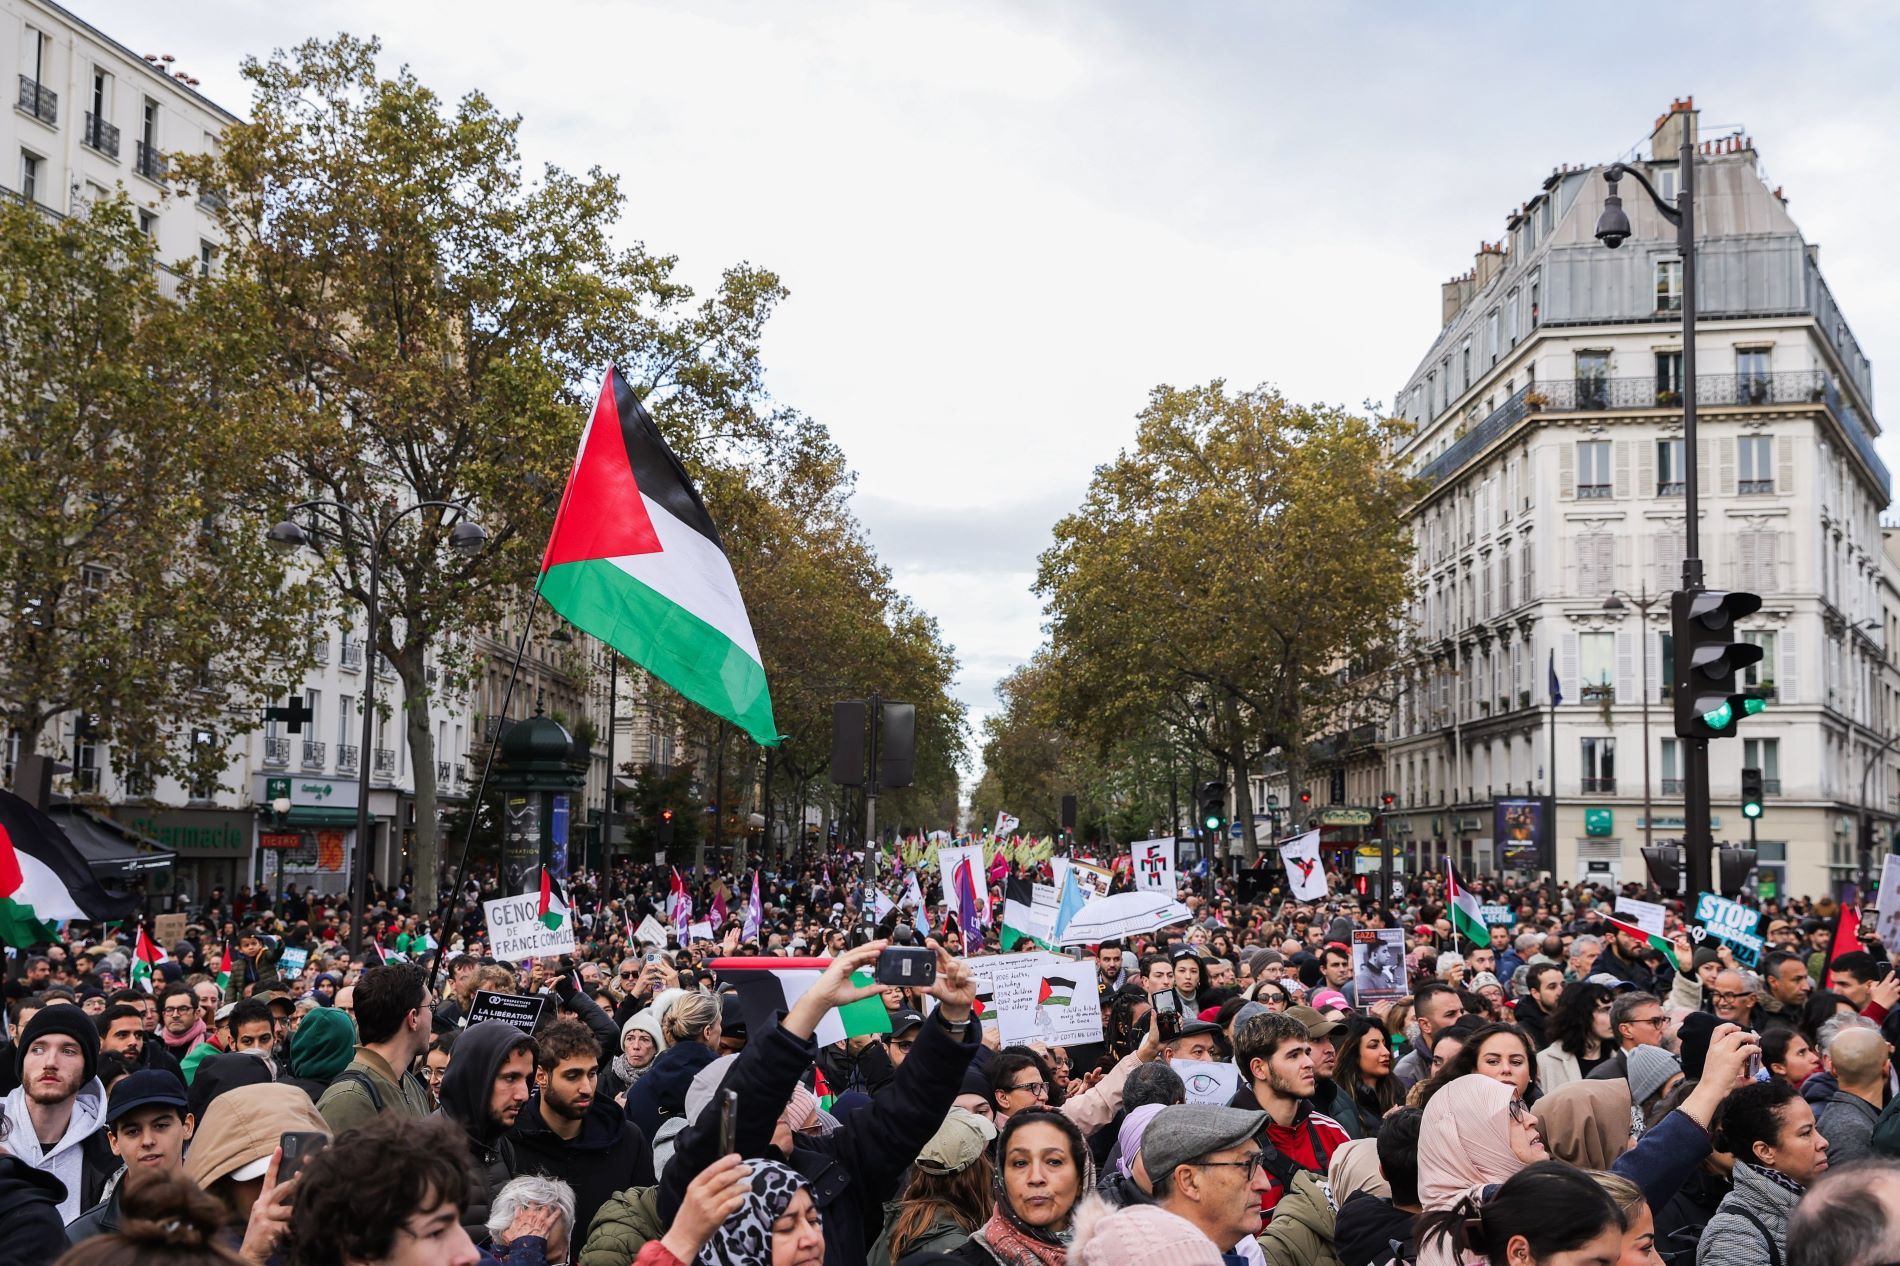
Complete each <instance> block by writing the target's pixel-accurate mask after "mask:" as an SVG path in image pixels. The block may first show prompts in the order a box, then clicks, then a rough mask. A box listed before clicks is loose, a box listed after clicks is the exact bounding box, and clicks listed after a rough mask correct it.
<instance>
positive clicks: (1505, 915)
mask: <svg viewBox="0 0 1900 1266" xmlns="http://www.w3.org/2000/svg"><path fill="white" fill-rule="evenodd" d="M1478 915H1479V917H1480V918H1482V919H1483V920H1484V925H1485V926H1486V927H1488V928H1508V927H1511V926H1513V925H1514V924H1516V922H1517V911H1516V910H1514V909H1512V908H1511V907H1510V906H1479V907H1478Z"/></svg>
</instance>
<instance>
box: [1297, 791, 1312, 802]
mask: <svg viewBox="0 0 1900 1266" xmlns="http://www.w3.org/2000/svg"><path fill="white" fill-rule="evenodd" d="M1300 803H1301V804H1312V803H1313V793H1312V792H1310V791H1302V792H1301V793H1300Z"/></svg>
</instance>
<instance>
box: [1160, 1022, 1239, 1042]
mask: <svg viewBox="0 0 1900 1266" xmlns="http://www.w3.org/2000/svg"><path fill="white" fill-rule="evenodd" d="M1203 1033H1212V1034H1213V1035H1214V1036H1215V1037H1217V1038H1219V1039H1220V1041H1221V1044H1222V1045H1226V1042H1227V1035H1226V1034H1225V1033H1223V1032H1221V1027H1220V1025H1218V1024H1215V1023H1214V1022H1213V1021H1212V1020H1189V1021H1188V1022H1187V1023H1186V1024H1183V1025H1182V1026H1181V1027H1180V1028H1178V1029H1176V1030H1175V1031H1174V1036H1173V1037H1170V1038H1168V1039H1167V1040H1168V1041H1170V1042H1178V1041H1180V1040H1181V1039H1182V1038H1184V1037H1199V1036H1201V1035H1202V1034H1203Z"/></svg>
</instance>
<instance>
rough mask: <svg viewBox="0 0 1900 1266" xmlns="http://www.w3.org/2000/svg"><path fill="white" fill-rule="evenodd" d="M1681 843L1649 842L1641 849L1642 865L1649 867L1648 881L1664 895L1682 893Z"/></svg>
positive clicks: (1672, 895)
mask: <svg viewBox="0 0 1900 1266" xmlns="http://www.w3.org/2000/svg"><path fill="white" fill-rule="evenodd" d="M1682 863H1683V857H1682V845H1680V844H1651V845H1649V846H1647V847H1645V848H1644V849H1643V865H1644V866H1646V867H1647V868H1648V869H1649V882H1650V883H1652V884H1654V885H1655V887H1656V891H1657V892H1660V893H1661V894H1662V895H1663V896H1665V897H1679V896H1681V895H1682Z"/></svg>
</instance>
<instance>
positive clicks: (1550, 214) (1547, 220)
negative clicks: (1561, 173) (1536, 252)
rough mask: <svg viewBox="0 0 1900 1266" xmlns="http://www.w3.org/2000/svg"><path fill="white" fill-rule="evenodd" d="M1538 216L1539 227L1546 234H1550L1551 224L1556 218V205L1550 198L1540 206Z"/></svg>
mask: <svg viewBox="0 0 1900 1266" xmlns="http://www.w3.org/2000/svg"><path fill="white" fill-rule="evenodd" d="M1537 214H1538V220H1539V227H1540V228H1541V230H1542V231H1543V232H1544V233H1545V234H1549V232H1550V226H1551V222H1552V221H1553V220H1554V219H1555V218H1556V208H1555V204H1553V203H1552V202H1551V200H1550V199H1549V198H1545V199H1544V200H1543V202H1541V203H1539V204H1538V209H1537Z"/></svg>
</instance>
